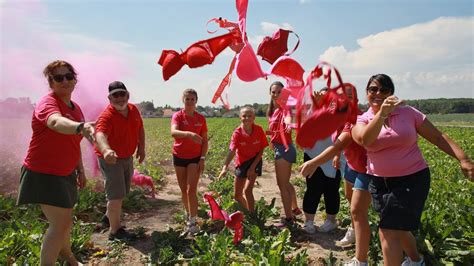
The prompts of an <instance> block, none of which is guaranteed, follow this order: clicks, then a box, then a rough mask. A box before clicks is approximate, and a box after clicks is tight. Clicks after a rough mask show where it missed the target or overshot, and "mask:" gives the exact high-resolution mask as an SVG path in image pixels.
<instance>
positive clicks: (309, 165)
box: [300, 132, 352, 176]
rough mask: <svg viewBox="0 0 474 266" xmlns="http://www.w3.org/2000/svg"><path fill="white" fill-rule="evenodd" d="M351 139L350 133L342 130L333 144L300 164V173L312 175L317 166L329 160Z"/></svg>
mask: <svg viewBox="0 0 474 266" xmlns="http://www.w3.org/2000/svg"><path fill="white" fill-rule="evenodd" d="M351 141H352V138H351V135H350V134H349V133H348V132H342V134H341V135H339V137H338V138H337V140H336V142H334V144H333V145H331V146H329V147H327V148H326V149H325V150H324V151H323V152H321V153H320V154H319V155H318V156H316V157H314V158H313V159H311V160H309V161H307V162H305V163H304V164H302V165H301V166H300V173H301V175H303V176H312V175H313V173H314V172H315V171H316V169H317V168H318V166H320V165H321V164H323V163H325V162H327V161H329V160H331V159H332V158H333V157H334V156H336V155H337V154H340V153H341V151H342V150H343V149H344V148H345V147H347V145H349V144H350V143H351Z"/></svg>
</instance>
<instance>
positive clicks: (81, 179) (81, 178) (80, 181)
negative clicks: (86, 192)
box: [77, 171, 87, 189]
mask: <svg viewBox="0 0 474 266" xmlns="http://www.w3.org/2000/svg"><path fill="white" fill-rule="evenodd" d="M86 181H87V180H86V173H84V171H78V172H77V186H78V187H79V189H83V188H84V187H85V186H86Z"/></svg>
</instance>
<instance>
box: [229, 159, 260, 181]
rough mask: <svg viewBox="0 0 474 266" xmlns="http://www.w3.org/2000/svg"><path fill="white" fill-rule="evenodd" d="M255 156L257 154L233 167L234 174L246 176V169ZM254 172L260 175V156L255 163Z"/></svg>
mask: <svg viewBox="0 0 474 266" xmlns="http://www.w3.org/2000/svg"><path fill="white" fill-rule="evenodd" d="M256 157H257V156H255V157H253V158H252V159H249V160H247V161H245V162H243V163H242V164H241V165H239V166H238V167H236V168H235V176H236V177H241V178H246V177H247V171H248V170H249V168H250V166H251V165H252V163H253V161H255V159H256ZM255 173H257V176H262V159H261V158H260V161H259V162H258V163H257V166H256V167H255Z"/></svg>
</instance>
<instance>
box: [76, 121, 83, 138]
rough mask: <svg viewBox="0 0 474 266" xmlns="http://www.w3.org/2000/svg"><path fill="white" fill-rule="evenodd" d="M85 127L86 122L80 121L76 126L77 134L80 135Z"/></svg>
mask: <svg viewBox="0 0 474 266" xmlns="http://www.w3.org/2000/svg"><path fill="white" fill-rule="evenodd" d="M83 128H84V122H81V123H79V125H77V127H76V135H80V134H81V133H82V129H83Z"/></svg>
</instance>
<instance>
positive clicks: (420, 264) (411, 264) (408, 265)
mask: <svg viewBox="0 0 474 266" xmlns="http://www.w3.org/2000/svg"><path fill="white" fill-rule="evenodd" d="M425 265H426V264H425V260H424V259H423V257H421V260H420V261H412V260H411V259H410V257H406V258H405V260H404V261H403V262H402V266H425Z"/></svg>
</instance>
